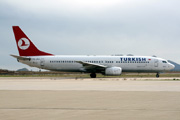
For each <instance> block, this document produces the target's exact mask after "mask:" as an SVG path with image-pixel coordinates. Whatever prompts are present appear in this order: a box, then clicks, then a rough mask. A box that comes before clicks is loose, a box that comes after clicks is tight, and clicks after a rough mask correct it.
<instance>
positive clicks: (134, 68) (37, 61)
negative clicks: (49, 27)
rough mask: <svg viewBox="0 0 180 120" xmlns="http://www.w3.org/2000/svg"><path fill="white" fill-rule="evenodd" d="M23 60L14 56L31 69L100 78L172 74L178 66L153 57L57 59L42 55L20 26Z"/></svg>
mask: <svg viewBox="0 0 180 120" xmlns="http://www.w3.org/2000/svg"><path fill="white" fill-rule="evenodd" d="M12 28H13V32H14V36H15V40H16V44H17V48H18V51H19V56H17V55H11V56H12V57H14V58H16V59H17V60H18V62H21V63H23V64H27V65H29V66H31V67H37V68H40V69H46V70H51V71H64V72H84V73H90V77H91V78H96V73H101V74H103V75H107V76H119V75H121V74H122V72H138V73H139V72H143V73H146V72H147V73H157V74H156V77H157V78H158V77H159V73H160V72H165V71H170V70H172V69H174V67H175V66H174V65H173V64H171V63H169V62H168V61H167V60H165V59H162V58H157V57H153V56H118V55H117V56H116V55H113V56H111V55H109V56H107V55H104V56H101V55H98V56H95V55H54V54H51V53H47V52H43V51H40V50H39V49H38V48H37V47H36V46H35V45H34V44H33V42H32V41H31V40H30V39H29V38H28V37H27V36H26V34H25V33H24V32H23V31H22V30H21V29H20V27H19V26H12Z"/></svg>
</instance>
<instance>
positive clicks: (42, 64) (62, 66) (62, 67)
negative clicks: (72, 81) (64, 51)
mask: <svg viewBox="0 0 180 120" xmlns="http://www.w3.org/2000/svg"><path fill="white" fill-rule="evenodd" d="M28 58H30V60H19V61H20V62H22V63H24V64H27V65H29V66H32V67H38V68H41V69H47V70H53V71H69V72H96V73H98V72H99V73H103V71H98V70H97V71H87V70H86V69H84V66H83V65H82V64H80V63H78V62H77V61H82V62H87V63H92V64H97V65H104V66H107V68H108V67H109V68H110V67H121V68H122V71H123V72H163V71H169V70H171V69H173V68H174V65H172V64H171V63H169V62H168V61H167V60H165V59H161V58H157V57H149V56H71V55H69V56H67V55H55V56H31V57H29V56H28Z"/></svg>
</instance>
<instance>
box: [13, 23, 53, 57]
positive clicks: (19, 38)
mask: <svg viewBox="0 0 180 120" xmlns="http://www.w3.org/2000/svg"><path fill="white" fill-rule="evenodd" d="M12 28H13V32H14V36H15V39H16V44H17V48H18V51H19V55H20V56H46V55H53V54H50V53H46V52H43V51H40V50H39V49H37V47H36V46H35V45H34V44H33V43H32V42H31V40H30V39H29V38H28V37H27V36H26V35H25V33H24V32H23V31H22V30H21V29H20V28H19V26H13V27H12Z"/></svg>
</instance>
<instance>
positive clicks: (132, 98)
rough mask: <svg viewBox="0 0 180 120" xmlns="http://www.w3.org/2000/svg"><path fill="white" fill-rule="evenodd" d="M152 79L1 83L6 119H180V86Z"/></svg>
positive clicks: (1, 112) (0, 109)
mask: <svg viewBox="0 0 180 120" xmlns="http://www.w3.org/2000/svg"><path fill="white" fill-rule="evenodd" d="M147 79H148V78H144V80H143V79H142V78H139V79H138V78H136V79H134V78H126V79H123V78H96V79H64V78H0V119H1V120H92V119H93V120H120V119H121V120H152V119H153V120H169V119H172V120H180V81H171V80H170V81H166V79H167V78H166V79H164V78H159V79H154V78H153V79H150V80H147ZM162 79H164V80H162ZM169 79H170V78H169Z"/></svg>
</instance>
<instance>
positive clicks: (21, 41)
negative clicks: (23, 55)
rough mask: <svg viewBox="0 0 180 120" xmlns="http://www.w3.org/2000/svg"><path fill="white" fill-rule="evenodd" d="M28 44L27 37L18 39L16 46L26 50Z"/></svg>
mask: <svg viewBox="0 0 180 120" xmlns="http://www.w3.org/2000/svg"><path fill="white" fill-rule="evenodd" d="M29 46H30V42H29V40H28V39H27V38H21V39H19V41H18V47H19V48H20V49H21V50H26V49H28V48H29Z"/></svg>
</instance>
